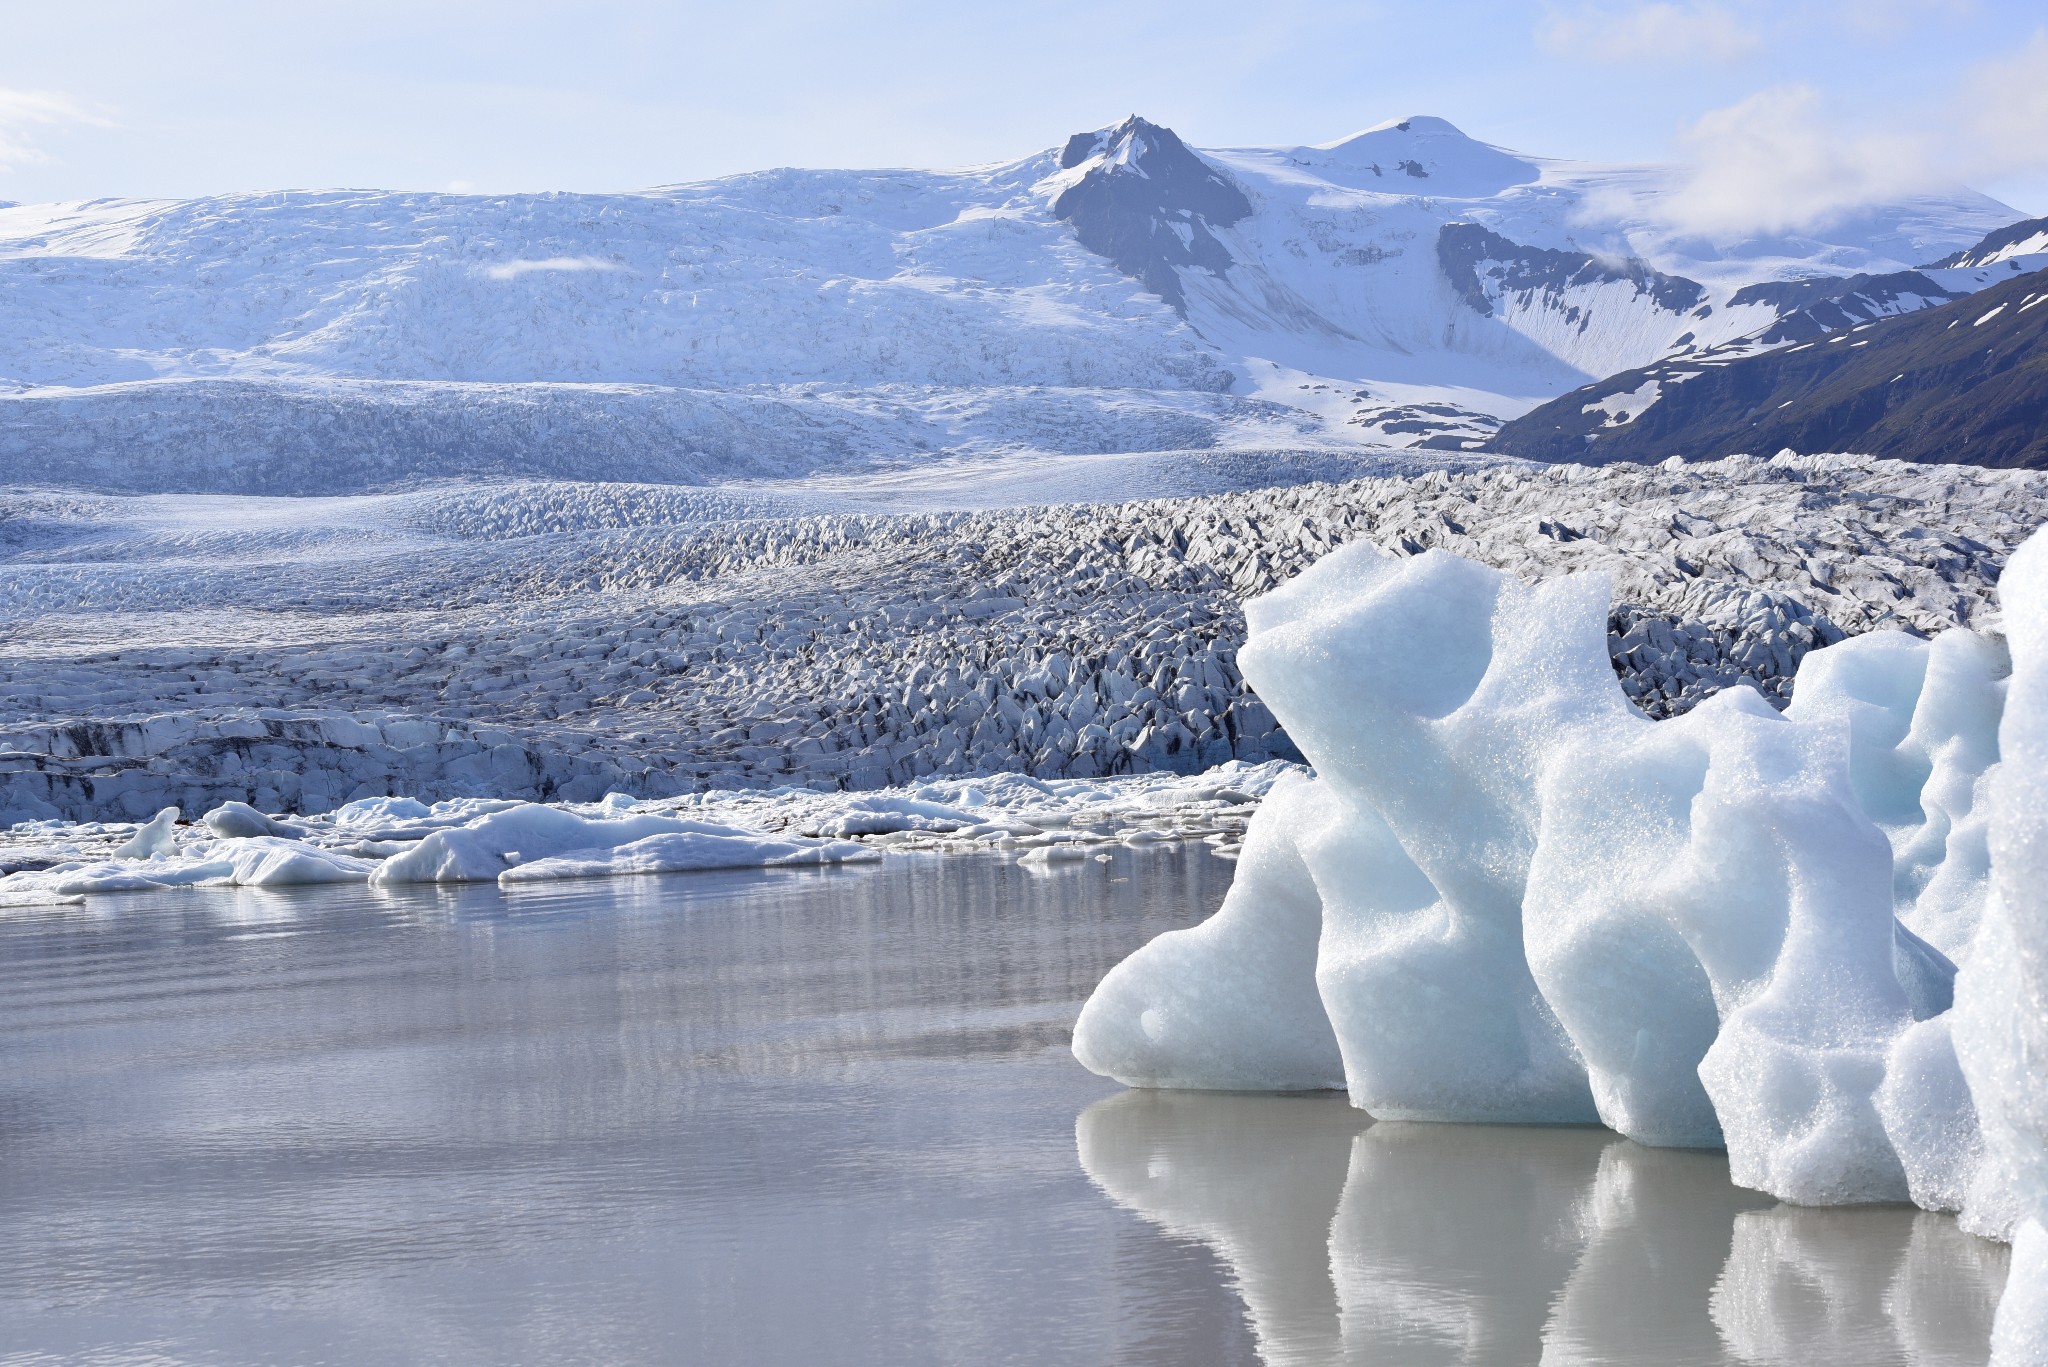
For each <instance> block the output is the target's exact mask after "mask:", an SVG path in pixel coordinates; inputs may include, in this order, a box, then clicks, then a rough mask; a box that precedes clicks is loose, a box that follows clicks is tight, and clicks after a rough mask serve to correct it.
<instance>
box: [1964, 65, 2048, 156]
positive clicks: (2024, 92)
mask: <svg viewBox="0 0 2048 1367" xmlns="http://www.w3.org/2000/svg"><path fill="white" fill-rule="evenodd" d="M1961 104H1962V128H1961V133H1962V135H1963V138H1964V140H1965V143H1964V146H1965V150H1966V151H1967V154H1968V157H1969V160H1970V161H1971V162H1972V163H1973V164H1972V165H1971V166H1970V168H1969V170H1968V174H1970V175H1972V176H1979V177H1985V178H1990V177H1997V176H2008V175H2014V174H2018V173H2024V172H2028V171H2038V170H2041V169H2043V168H2048V29H2039V30H2036V31H2035V33H2034V36H2033V39H2032V40H2031V41H2030V42H2028V43H2027V44H2026V45H2025V46H2024V47H2022V48H2020V49H2019V50H2018V51H2017V52H2015V53H2013V54H2012V55H2011V56H2010V57H2004V58H1999V59H1997V60H1994V61H1989V62H1986V63H1984V64H1983V65H1982V66H1979V67H1977V68H1976V69H1975V70H1974V71H1972V72H1971V73H1970V77H1969V79H1968V81H1967V82H1965V84H1964V86H1963V91H1962V100H1961Z"/></svg>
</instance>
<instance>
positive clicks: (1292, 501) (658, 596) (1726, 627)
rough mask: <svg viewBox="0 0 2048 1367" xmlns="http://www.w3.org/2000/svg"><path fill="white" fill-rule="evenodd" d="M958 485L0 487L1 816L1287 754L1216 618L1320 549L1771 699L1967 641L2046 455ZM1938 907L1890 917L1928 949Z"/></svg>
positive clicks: (861, 778) (1651, 667)
mask: <svg viewBox="0 0 2048 1367" xmlns="http://www.w3.org/2000/svg"><path fill="white" fill-rule="evenodd" d="M1187 468H1191V467H1184V466H1176V467H1174V469H1178V470H1181V471H1182V472H1183V473H1184V472H1185V470H1186V469H1187ZM1174 478H1176V476H1175V475H1174V474H1173V472H1172V470H1167V469H1161V470H1159V471H1156V472H1151V473H1149V474H1148V475H1147V479H1148V481H1151V487H1152V488H1154V489H1159V488H1168V489H1171V488H1176V487H1178V488H1186V487H1187V485H1186V484H1185V483H1182V484H1175V483H1173V482H1172V481H1173V480H1174ZM870 492H871V493H872V492H874V491H870ZM1000 492H1002V495H1003V497H1004V498H1009V499H1015V498H1018V497H1022V498H1027V499H1035V498H1045V497H1049V496H1052V494H1053V493H1054V492H1056V491H1055V490H1052V489H1050V488H1049V487H1047V486H1045V485H1034V486H1030V487H1024V488H1016V489H1012V488H1009V487H1008V486H1005V488H1004V490H1002V491H1000ZM1081 492H1082V493H1084V494H1086V496H1089V497H1096V496H1110V495H1112V494H1114V495H1115V496H1121V497H1129V496H1131V494H1132V492H1133V491H1132V490H1130V489H1122V488H1120V489H1119V490H1115V491H1107V490H1104V489H1102V488H1099V487H1093V486H1091V488H1089V489H1087V490H1083V491H1081ZM988 494H989V491H988V490H987V489H986V488H983V487H981V486H975V487H974V488H970V489H966V490H964V491H963V490H962V489H959V488H956V487H954V486H951V485H944V484H939V483H932V482H927V483H925V484H923V485H920V486H917V487H915V488H907V487H906V488H898V489H894V490H885V491H882V492H881V493H876V494H875V497H877V498H881V499H883V506H885V507H902V506H904V505H905V504H913V505H914V504H915V503H917V502H918V501H920V500H937V501H939V502H941V503H946V502H947V501H948V500H956V502H954V503H953V505H952V510H950V511H932V512H894V513H890V512H875V511H865V512H863V511H854V510H853V506H854V500H853V498H852V497H851V496H850V495H849V494H847V493H846V492H844V491H841V492H836V493H834V494H832V495H831V496H830V498H824V497H823V496H821V495H820V494H819V493H818V491H817V490H815V489H812V490H809V491H808V492H805V493H803V494H802V495H801V497H800V498H799V496H798V494H797V493H796V492H794V491H790V490H781V491H777V492H774V493H773V495H772V496H771V495H769V494H764V493H760V492H758V491H757V492H752V493H744V494H742V493H737V492H733V491H727V492H725V493H721V494H718V495H710V494H706V493H702V492H696V491H689V490H677V489H659V488H650V487H645V486H615V485H587V484H586V485H562V484H552V485H534V484H521V485H505V486H495V487H489V488H478V489H468V490H461V491H449V490H428V491H420V492H416V493H411V494H405V495H393V496H389V497H377V498H361V499H333V500H237V499H171V498H149V499H132V498H97V497H94V498H87V497H71V496H46V495H18V496H11V497H0V514H4V515H0V603H4V606H0V628H4V629H5V630H6V631H7V633H8V650H7V652H6V653H5V658H4V659H0V821H6V820H9V819H12V820H21V819H25V818H35V817H42V818H50V817H57V816H62V817H66V818H69V819H73V820H92V819H119V820H124V821H135V820H140V819H143V818H146V817H148V816H149V815H151V814H152V813H154V812H156V811H157V810H158V809H160V808H162V807H164V806H167V805H171V804H177V805H178V806H181V807H183V808H184V809H185V810H187V811H190V812H205V811H211V810H213V809H214V808H216V807H218V806H220V805H221V804H222V803H223V802H226V801H230V800H233V801H239V802H244V803H248V804H250V805H252V806H255V807H258V808H260V809H262V810H264V811H277V810H286V809H288V810H292V811H301V812H318V811H324V810H328V809H330V808H333V807H335V806H338V805H340V804H342V803H345V802H348V801H351V800H352V799H356V798H367V797H372V796H377V795H382V794H388V793H403V794H409V795H411V796H413V797H417V798H420V799H423V800H427V801H434V800H440V799H448V798H454V797H460V796H490V797H498V798H524V799H528V800H540V801H578V802H583V801H593V800H595V799H597V798H599V797H601V796H602V795H603V794H604V793H606V792H608V791H613V790H620V791H626V792H631V793H633V794H635V795H636V796H640V797H656V796H666V795H671V794H677V793H683V792H688V791H692V790H695V789H699V788H709V787H732V786H740V785H751V786H759V787H770V786H775V785H778V784H793V785H799V786H832V787H838V786H850V787H856V788H877V787H882V786H888V785H897V786H901V785H906V784H914V783H919V782H924V781H927V780H928V779H930V778H932V777H935V776H941V775H964V774H971V773H976V772H984V773H985V772H988V771H991V770H1003V769H1014V770H1027V771H1029V772H1031V773H1035V774H1039V775H1041V776H1044V777H1047V778H1064V777H1086V776H1094V775H1099V774H1105V773H1121V772H1130V771H1139V770H1156V769H1173V770H1177V771H1193V770H1198V769H1201V768H1204V767H1207V766H1209V765H1213V764H1216V763H1220V762H1222V761H1224V760H1228V759H1232V758H1236V759H1243V760H1247V761H1259V760H1263V759H1265V758H1267V757H1269V756H1275V755H1278V756H1283V757H1284V756H1289V755H1292V754H1293V753H1294V752H1293V750H1292V749H1291V747H1290V746H1289V744H1288V742H1287V741H1286V739H1285V737H1284V735H1282V734H1281V733H1280V731H1279V729H1278V724H1277V722H1276V721H1275V720H1274V718H1273V716H1272V714H1271V712H1270V710H1269V709H1268V708H1267V707H1266V706H1265V704H1264V703H1263V702H1262V701H1261V700H1260V699H1258V698H1257V697H1255V696H1253V695H1251V694H1250V692H1249V691H1248V690H1247V689H1246V688H1245V687H1244V684H1243V679H1242V676H1241V674H1240V672H1239V670H1238V666H1237V659H1236V655H1237V647H1238V645H1239V643H1240V642H1241V640H1242V638H1243V630H1244V626H1243V613H1242V609H1241V606H1240V601H1241V599H1242V598H1243V597H1245V596H1251V595H1256V594H1259V593H1263V592H1266V591H1268V590H1270V589H1272V588H1273V587H1275V586H1276V585H1277V584H1279V583H1281V582H1283V581H1285V580H1286V579H1287V578H1288V577H1289V576H1290V575H1292V574H1295V573H1297V572H1298V571H1300V570H1301V569H1302V568H1304V567H1305V566H1306V565H1308V564H1309V563H1311V562H1313V561H1314V560H1315V559H1317V558H1319V557H1320V556H1322V555H1324V554H1326V553H1327V552H1328V551H1330V550H1331V549H1333V548H1335V547H1337V546H1342V545H1347V544H1350V543H1353V542H1358V541H1370V542H1371V543H1373V544H1375V545H1377V546H1379V547H1380V548H1381V549H1383V550H1386V551H1388V552H1391V553H1393V554H1396V555H1411V554H1414V553H1415V552H1417V551H1420V550H1424V549H1430V548H1440V549H1444V550H1450V551H1454V552H1456V553H1457V554H1459V555H1463V556H1466V557H1468V558H1471V559H1474V560H1478V561H1481V562H1483V563H1486V564H1490V565H1493V566H1494V567H1496V568H1500V569H1505V570H1509V571H1512V572H1513V573H1514V574H1516V575H1517V576H1518V577H1520V578H1522V579H1524V580H1531V581H1535V580H1543V579H1548V578H1552V577H1555V576H1556V575H1558V574H1560V573H1563V572H1566V571H1574V570H1596V571H1601V572H1604V573H1607V574H1609V575H1611V576H1612V577H1613V579H1614V583H1615V596H1616V600H1617V601H1616V606H1615V607H1614V608H1613V610H1612V612H1611V613H1610V614H1609V616H1608V619H1607V623H1606V633H1607V638H1608V641H1607V645H1608V651H1609V653H1610V655H1611V656H1612V658H1613V661H1614V669H1615V672H1616V673H1617V675H1618V676H1619V677H1620V679H1621V686H1622V689H1623V691H1624V692H1626V693H1627V694H1628V695H1629V697H1630V698H1632V699H1633V700H1634V701H1636V703H1637V704H1638V705H1639V706H1641V707H1643V708H1645V709H1646V710H1648V711H1649V712H1651V713H1652V714H1653V715H1664V714H1667V713H1670V712H1674V711H1683V710H1684V709H1686V708H1687V707H1690V706H1691V705H1693V704H1694V703H1695V702H1697V701H1698V700H1699V699H1700V698H1702V697H1705V696H1708V695H1710V694H1712V693H1713V692H1715V691H1717V690H1719V689H1721V688H1724V687H1726V686H1727V685H1728V684H1730V683H1733V682H1736V681H1738V680H1748V681H1750V682H1752V683H1754V684H1755V685H1756V686H1757V687H1758V688H1760V689H1761V690H1763V691H1764V692H1765V693H1766V694H1767V695H1768V696H1770V697H1771V698H1773V699H1774V700H1781V699H1782V698H1783V697H1784V695H1785V692H1786V688H1787V685H1788V683H1789V680H1790V678H1791V676H1792V673H1793V671H1794V669H1795V668H1796V667H1797V665H1798V663H1799V661H1800V659H1801V658H1802V657H1803V656H1804V655H1805V654H1806V653H1807V652H1808V651H1809V650H1810V649H1812V647H1813V646H1815V645H1816V644H1821V643H1825V642H1828V641H1833V640H1838V639H1840V638H1841V636H1842V635H1843V634H1845V633H1847V634H1856V633H1862V632H1868V631H1872V630H1876V629H1884V628H1894V627H1896V628H1907V629H1912V630H1917V631H1920V632H1929V633H1931V632H1937V631H1940V630H1942V629H1944V628H1947V627H1951V626H1955V625H1958V624H1973V623H1974V624H1978V625H1984V624H1987V623H1988V622H1989V621H1990V620H1991V617H1992V615H1993V614H1992V612H1991V605H1992V593H1993V585H1994V584H1995V582H1996V579H1997V575H1998V571H1999V568H2000V567H2001V565H2002V564H2003V562H2004V557H2005V555H2006V553H2007V552H2008V551H2009V550H2010V549H2011V547H2012V546H2014V545H2016V544H2017V543H2018V541H2019V539H2020V538H2021V536H2023V535H2024V534H2025V532H2026V531H2028V530H2031V529H2032V528H2033V527H2034V526H2036V525H2038V524H2039V523H2040V522H2042V521H2043V520H2048V475H2042V474H2037V473H2029V472H1987V471H1981V470H1973V469H1970V468H1968V467H1959V466H1950V467H1938V468H1936V467H1914V466H1906V465H1900V464H1897V463H1892V462H1883V461H1867V460H1862V459H1856V458H1845V457H1798V458H1789V457H1788V458H1784V459H1776V460H1770V461H1751V460H1730V461H1721V462H1716V463H1714V464H1711V465H1691V466H1683V467H1679V468H1661V467H1659V468H1649V469H1644V468H1640V467H1614V468H1609V469H1601V470H1584V469H1568V468H1546V469H1526V468H1521V467H1513V466H1496V467H1488V468H1473V469H1468V470H1464V471H1459V472H1438V473H1433V474H1425V475H1413V474H1408V475H1401V476H1390V477H1384V478H1374V479H1366V480H1358V481H1353V482H1350V483H1343V484H1334V485H1330V484H1321V485H1308V486H1302V487H1291V488H1266V489H1257V490H1249V491H1243V490H1240V491H1229V490H1227V489H1226V490H1225V491H1222V492H1206V493H1201V494H1199V495H1192V496H1188V497H1177V498H1171V499H1151V500H1148V501H1141V502H1133V503H1109V504H1100V505H1091V506H1059V507H1024V508H1020V507H994V508H989V507H980V508H975V507H967V508H962V507H960V506H958V502H957V500H962V499H964V500H965V501H967V502H969V503H972V502H974V501H975V500H977V499H980V498H982V497H984V496H986V495H988ZM865 506H872V505H871V504H870V505H865ZM806 508H810V509H815V511H805V509H806ZM1929 734H1931V733H1929ZM1915 743H1916V744H1918V743H1919V742H1917V741H1916V742H1915ZM1930 753H1931V752H1930ZM1959 753H1960V752H1959ZM1966 767H1967V766H1966ZM1955 772H1956V773H1957V774H1959V775H1960V774H1962V773H1963V772H1964V771H1963V770H1956V771H1955ZM1944 800H1945V801H1950V802H1951V809H1952V810H1956V811H1957V812H1958V813H1960V808H1959V807H1955V806H1954V802H1955V801H1956V800H1957V799H1944ZM1958 819H1959V820H1960V815H1959V817H1958ZM1916 838H1920V839H1923V840H1928V841H1932V840H1934V839H1935V828H1934V827H1933V826H1929V827H1928V828H1927V829H1926V830H1925V831H1923V832H1922V833H1921V835H1920V837H1916ZM1944 838H1945V837H1944ZM1930 848H1931V845H1930ZM1904 867H1905V866H1904V865H1902V869H1903V868H1904ZM1941 867H1942V868H1944V869H1948V868H1957V869H1960V868H1961V867H1962V865H1961V864H1960V863H1959V862H1956V861H1948V862H1946V863H1944V864H1943V865H1942V866H1941ZM1915 876H1917V875H1915ZM1942 876H1943V877H1944V878H1947V877H1949V875H1948V874H1946V873H1945V874H1943V875H1942ZM1943 895H1945V893H1944V890H1943V889H1941V888H1938V887H1932V886H1930V887H1929V888H1928V889H1927V890H1926V893H1925V894H1924V895H1922V896H1921V900H1922V901H1923V902H1925V904H1926V909H1927V911H1928V913H1929V914H1928V916H1927V917H1926V918H1924V919H1920V920H1914V922H1913V923H1914V924H1915V925H1916V926H1917V927H1919V928H1921V929H1922V930H1923V932H1924V933H1926V934H1927V935H1928V936H1929V937H1930V938H1933V939H1935V940H1936V941H1937V942H1941V940H1940V936H1939V935H1938V934H1936V932H1935V930H1934V929H1931V928H1930V927H1931V926H1932V925H1933V923H1934V922H1935V921H1937V920H1938V919H1939V916H1938V915H1937V914H1935V912H1934V908H1935V907H1936V905H1937V904H1938V903H1940V901H1941V897H1942V896H1943ZM1909 919H1911V918H1909Z"/></svg>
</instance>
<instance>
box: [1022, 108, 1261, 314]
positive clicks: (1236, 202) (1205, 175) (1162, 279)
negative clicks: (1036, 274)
mask: <svg viewBox="0 0 2048 1367" xmlns="http://www.w3.org/2000/svg"><path fill="white" fill-rule="evenodd" d="M1080 166H1085V167H1087V170H1086V171H1085V172H1084V173H1083V175H1082V176H1081V178H1080V179H1079V180H1077V181H1075V182H1074V183H1073V184H1072V185H1070V186H1068V187H1067V188H1066V189H1065V190H1063V191H1061V192H1060V196H1059V198H1058V199H1056V200H1054V201H1053V206H1052V211H1053V213H1054V214H1055V215H1056V216H1057V217H1059V218H1060V219H1061V220H1063V221H1064V222H1066V223H1069V224H1071V225H1072V226H1073V229H1074V234H1075V236H1077V237H1078V238H1080V240H1081V245H1082V246H1084V247H1086V248H1087V249H1088V250H1089V251H1091V252H1094V253H1095V254H1096V255H1097V256H1102V257H1106V258H1108V260H1109V261H1110V263H1111V264H1113V265H1114V266H1115V267H1116V268H1117V269H1118V270H1120V271H1122V272H1123V273H1124V274H1125V275H1128V276H1130V277H1132V278H1133V279H1136V280H1139V281H1142V282H1143V283H1144V286H1145V288H1146V289H1148V290H1150V291H1152V292H1153V293H1154V294H1156V295H1158V296H1159V297H1160V298H1161V299H1164V300H1165V301H1166V302H1167V303H1169V304H1171V305H1173V307H1174V311H1175V312H1177V313H1179V314H1180V315H1181V316H1182V317H1186V316H1187V311H1188V301H1187V292H1186V290H1185V289H1183V288H1182V286H1181V281H1180V275H1179V271H1180V270H1182V269H1184V268H1187V267H1199V268H1200V269H1202V270H1206V271H1210V272H1212V273H1214V274H1218V275H1221V274H1222V273H1223V272H1224V271H1227V270H1229V269H1230V267H1231V265H1232V264H1233V263H1232V261H1231V256H1230V251H1229V249H1228V248H1226V247H1225V246H1224V245H1223V244H1222V243H1221V242H1219V241H1217V240H1216V237H1215V234H1214V231H1213V230H1214V229H1217V228H1227V227H1229V226H1230V225H1231V224H1233V223H1236V222H1239V221H1240V220H1242V219H1245V218H1247V217H1249V216H1250V215H1251V212H1252V205H1251V201H1250V200H1249V199H1246V198H1245V194H1244V191H1242V190H1240V189H1239V188H1238V187H1237V185H1236V184H1235V183H1234V182H1233V181H1232V180H1231V179H1230V178H1229V177H1228V176H1226V175H1225V174H1224V173H1223V172H1221V171H1219V170H1217V169H1216V168H1215V167H1214V166H1211V165H1210V164H1209V163H1208V162H1206V161H1204V160H1203V159H1202V158H1201V157H1200V156H1198V155H1196V154H1195V153H1194V152H1192V151H1190V150H1189V148H1188V145H1187V144H1186V143H1184V142H1182V141H1181V140H1180V139H1179V138H1178V137H1177V136H1175V134H1174V132H1173V130H1172V129H1170V128H1161V127H1160V126H1159V125H1158V124H1156V123H1147V122H1146V121H1145V120H1144V119H1141V118H1139V117H1138V116H1136V115H1135V114H1134V115H1132V116H1131V117H1130V118H1128V119H1125V120H1124V121H1123V122H1122V123H1120V124H1118V125H1116V127H1114V128H1107V129H1104V130H1102V131H1101V132H1099V133H1076V134H1075V135H1074V136H1073V137H1071V138H1069V139H1068V140H1067V145H1066V148H1065V149H1064V150H1063V151H1062V152H1061V153H1060V167H1061V169H1063V170H1072V169H1073V168H1075V167H1080Z"/></svg>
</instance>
